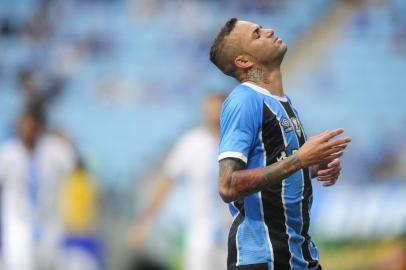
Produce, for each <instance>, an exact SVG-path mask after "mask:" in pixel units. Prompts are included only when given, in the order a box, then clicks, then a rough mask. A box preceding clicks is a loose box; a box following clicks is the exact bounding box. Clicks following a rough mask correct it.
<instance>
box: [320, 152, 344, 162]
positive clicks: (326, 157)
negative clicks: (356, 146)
mask: <svg viewBox="0 0 406 270" xmlns="http://www.w3.org/2000/svg"><path fill="white" fill-rule="evenodd" d="M343 154H344V151H339V152H337V153H332V154H329V153H327V154H326V155H323V156H322V157H321V158H322V162H320V163H327V164H329V163H330V162H332V161H333V160H335V159H336V158H340V157H341V156H342V155H343Z"/></svg>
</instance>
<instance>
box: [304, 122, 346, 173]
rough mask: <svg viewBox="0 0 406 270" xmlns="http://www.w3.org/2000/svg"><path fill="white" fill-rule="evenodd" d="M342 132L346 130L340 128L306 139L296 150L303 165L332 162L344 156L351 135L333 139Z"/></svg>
mask: <svg viewBox="0 0 406 270" xmlns="http://www.w3.org/2000/svg"><path fill="white" fill-rule="evenodd" d="M342 133H344V130H343V129H341V128H338V129H334V130H331V131H326V132H323V133H321V134H319V135H316V136H314V137H311V138H310V139H309V140H308V141H306V143H305V144H303V145H302V147H300V148H299V150H298V151H297V152H296V154H297V157H298V159H299V160H300V162H301V165H302V167H309V166H312V165H322V164H330V162H332V161H333V160H335V159H338V158H339V157H340V156H342V155H343V153H344V149H345V148H346V147H347V145H348V143H349V142H351V138H349V137H346V138H339V139H333V138H334V137H336V136H338V135H340V134H342Z"/></svg>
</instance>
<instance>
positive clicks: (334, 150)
mask: <svg viewBox="0 0 406 270" xmlns="http://www.w3.org/2000/svg"><path fill="white" fill-rule="evenodd" d="M344 150H345V148H342V147H334V148H327V149H324V152H323V153H322V154H324V155H331V154H334V153H338V152H344Z"/></svg>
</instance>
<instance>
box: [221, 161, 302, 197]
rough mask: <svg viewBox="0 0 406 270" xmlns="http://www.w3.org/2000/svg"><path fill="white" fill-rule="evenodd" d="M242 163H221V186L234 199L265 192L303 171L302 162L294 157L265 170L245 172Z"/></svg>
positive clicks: (258, 169)
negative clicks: (268, 188)
mask: <svg viewBox="0 0 406 270" xmlns="http://www.w3.org/2000/svg"><path fill="white" fill-rule="evenodd" d="M242 168H243V164H242V162H241V161H236V160H234V159H225V160H222V161H220V185H223V187H224V188H226V189H227V190H229V191H230V192H229V193H230V194H232V196H233V199H238V198H241V197H244V196H246V195H249V194H252V193H255V192H258V191H261V190H264V189H265V188H267V187H269V186H272V185H274V184H277V183H280V182H281V181H282V180H283V179H285V178H286V177H288V176H289V175H291V174H293V173H294V172H296V171H297V170H299V169H301V163H300V160H299V159H298V158H297V156H296V155H292V156H290V157H288V158H286V159H284V160H282V161H279V162H276V163H274V164H271V165H269V166H267V167H265V168H257V169H248V170H243V169H242Z"/></svg>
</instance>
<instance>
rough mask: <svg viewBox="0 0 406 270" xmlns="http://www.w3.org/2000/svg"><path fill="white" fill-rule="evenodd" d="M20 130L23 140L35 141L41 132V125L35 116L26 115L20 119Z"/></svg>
mask: <svg viewBox="0 0 406 270" xmlns="http://www.w3.org/2000/svg"><path fill="white" fill-rule="evenodd" d="M19 132H20V136H21V138H22V140H23V141H27V142H33V141H35V140H36V139H37V138H38V136H39V134H40V132H41V125H40V124H39V123H38V121H36V120H35V119H34V118H33V117H30V116H28V115H26V116H23V117H22V118H21V120H20V123H19Z"/></svg>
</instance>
